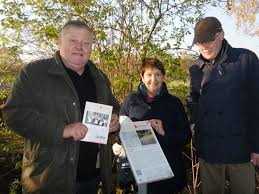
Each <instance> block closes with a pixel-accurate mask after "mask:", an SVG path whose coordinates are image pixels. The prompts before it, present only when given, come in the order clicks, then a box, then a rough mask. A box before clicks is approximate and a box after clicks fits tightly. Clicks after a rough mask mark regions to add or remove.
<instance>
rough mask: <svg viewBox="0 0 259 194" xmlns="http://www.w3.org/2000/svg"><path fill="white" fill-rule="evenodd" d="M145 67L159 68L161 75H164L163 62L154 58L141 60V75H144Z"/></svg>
mask: <svg viewBox="0 0 259 194" xmlns="http://www.w3.org/2000/svg"><path fill="white" fill-rule="evenodd" d="M147 68H151V69H154V68H156V69H159V70H160V71H161V73H162V74H163V75H165V68H164V65H163V63H162V62H161V61H160V60H158V59H156V58H146V59H145V60H143V62H142V65H141V68H140V71H141V76H143V75H144V73H145V71H146V69H147Z"/></svg>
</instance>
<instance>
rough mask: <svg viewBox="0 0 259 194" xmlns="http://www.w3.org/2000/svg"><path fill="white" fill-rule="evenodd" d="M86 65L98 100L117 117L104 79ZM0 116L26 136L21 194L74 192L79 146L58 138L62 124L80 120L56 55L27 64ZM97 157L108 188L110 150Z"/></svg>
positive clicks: (71, 87) (76, 101)
mask: <svg viewBox="0 0 259 194" xmlns="http://www.w3.org/2000/svg"><path fill="white" fill-rule="evenodd" d="M87 65H88V66H89V69H90V73H91V76H92V77H93V80H94V82H95V85H96V88H97V102H99V103H104V104H110V105H112V106H114V110H115V112H116V111H117V113H118V112H119V105H118V103H117V101H116V99H115V98H114V97H113V95H112V93H111V90H110V85H109V81H108V79H107V78H106V76H105V75H104V74H103V73H102V72H101V71H100V70H99V69H97V68H96V66H95V65H94V64H93V63H92V62H91V61H89V62H88V63H87ZM89 92H91V91H89ZM3 116H4V119H5V122H6V123H7V125H8V126H9V127H10V128H11V129H12V130H14V131H15V132H17V133H18V134H20V135H21V136H22V137H24V138H25V144H24V157H23V172H22V185H23V191H24V193H43V194H54V193H55V194H58V193H60V194H61V193H62V194H74V193H76V190H75V189H76V185H75V184H76V172H77V163H78V154H79V142H75V141H73V140H71V139H64V138H63V137H62V136H63V129H64V126H65V125H66V124H70V123H74V122H81V121H80V120H81V119H80V118H81V112H80V104H79V99H78V96H77V92H76V90H75V88H74V85H73V83H72V81H71V79H70V78H69V76H68V74H67V73H66V71H65V69H64V67H63V65H62V61H61V58H60V54H59V52H57V53H56V55H55V57H53V58H50V59H44V60H39V61H36V62H32V63H30V64H28V65H27V66H26V67H25V68H24V69H23V70H22V71H21V73H20V75H19V76H18V78H17V80H16V82H15V83H14V86H13V91H12V93H11V94H10V96H9V98H8V99H7V102H6V104H5V106H4V109H3ZM100 155H101V157H102V158H101V162H102V163H101V167H102V169H103V170H104V171H102V175H103V176H105V177H106V179H105V180H104V183H105V184H108V181H109V180H108V179H110V178H111V177H110V175H111V151H110V146H109V145H107V146H101V150H100ZM85 157H87V156H85ZM105 181H106V182H105ZM109 186H110V184H109Z"/></svg>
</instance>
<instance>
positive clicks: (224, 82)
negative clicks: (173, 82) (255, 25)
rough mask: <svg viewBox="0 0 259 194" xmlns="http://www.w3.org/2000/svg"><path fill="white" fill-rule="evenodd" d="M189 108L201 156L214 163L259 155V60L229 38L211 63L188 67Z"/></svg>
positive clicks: (238, 160)
mask: <svg viewBox="0 0 259 194" xmlns="http://www.w3.org/2000/svg"><path fill="white" fill-rule="evenodd" d="M190 76H191V86H190V97H189V109H190V112H191V117H192V122H193V123H195V142H196V148H197V153H198V156H199V157H201V158H203V159H205V160H206V161H207V162H210V163H243V162H248V161H250V158H251V156H250V154H251V153H252V152H255V153H259V141H258V139H259V114H258V111H259V61H258V58H257V56H256V55H255V54H254V53H253V52H251V51H249V50H247V49H241V48H232V47H231V46H230V45H229V44H228V43H227V41H226V40H224V41H223V46H222V49H221V51H220V56H219V57H218V58H216V60H215V61H214V62H213V63H209V62H207V61H206V60H204V59H203V58H202V57H200V58H199V59H197V60H196V61H195V62H194V63H193V65H192V66H191V67H190Z"/></svg>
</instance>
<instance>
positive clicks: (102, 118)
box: [84, 111, 109, 127]
mask: <svg viewBox="0 0 259 194" xmlns="http://www.w3.org/2000/svg"><path fill="white" fill-rule="evenodd" d="M108 118H109V114H105V113H100V112H94V111H87V112H86V114H85V118H84V121H85V122H84V123H89V124H92V125H97V126H102V127H107V123H108Z"/></svg>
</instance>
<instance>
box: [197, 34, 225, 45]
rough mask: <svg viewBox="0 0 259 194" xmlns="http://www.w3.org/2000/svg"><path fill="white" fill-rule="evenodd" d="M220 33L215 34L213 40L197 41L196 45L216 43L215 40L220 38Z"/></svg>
mask: <svg viewBox="0 0 259 194" xmlns="http://www.w3.org/2000/svg"><path fill="white" fill-rule="evenodd" d="M219 35H220V33H217V34H215V36H214V37H213V39H212V40H211V41H209V42H203V43H196V44H195V45H196V46H201V45H203V46H207V45H211V44H212V43H214V41H215V40H216V39H217V38H218V36H219Z"/></svg>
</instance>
